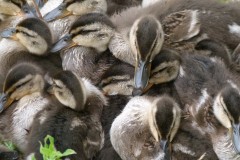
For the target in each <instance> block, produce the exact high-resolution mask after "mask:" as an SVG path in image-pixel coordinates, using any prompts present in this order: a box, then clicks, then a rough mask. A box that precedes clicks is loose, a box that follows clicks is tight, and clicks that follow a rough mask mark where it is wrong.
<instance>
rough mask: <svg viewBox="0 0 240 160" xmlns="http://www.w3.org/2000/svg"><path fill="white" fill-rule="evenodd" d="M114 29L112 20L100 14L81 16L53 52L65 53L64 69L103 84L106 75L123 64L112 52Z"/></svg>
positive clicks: (63, 55) (63, 54)
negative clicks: (111, 41) (115, 65)
mask: <svg viewBox="0 0 240 160" xmlns="http://www.w3.org/2000/svg"><path fill="white" fill-rule="evenodd" d="M113 32H114V26H113V25H112V23H111V21H110V20H109V18H108V17H107V16H106V15H104V14H100V13H89V14H85V15H83V16H81V17H80V18H79V19H78V20H77V21H76V22H75V23H74V24H73V25H72V27H71V28H70V31H69V33H68V34H66V35H65V36H64V37H62V38H61V39H60V40H59V41H58V42H57V43H56V44H55V45H54V46H53V48H52V50H51V51H52V52H56V51H59V50H61V49H62V52H61V57H62V66H63V68H64V69H65V70H71V71H73V72H75V73H76V74H77V75H79V76H80V77H86V78H88V79H90V80H91V82H92V83H93V84H98V83H100V81H101V77H102V75H103V74H104V73H105V71H106V70H108V69H109V68H110V67H111V66H112V65H114V64H118V63H119V61H118V60H117V59H116V58H115V57H114V56H112V54H111V52H109V50H108V42H109V40H110V38H111V36H112V35H113Z"/></svg>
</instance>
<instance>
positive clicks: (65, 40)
mask: <svg viewBox="0 0 240 160" xmlns="http://www.w3.org/2000/svg"><path fill="white" fill-rule="evenodd" d="M76 45H77V44H76V43H74V42H73V41H72V35H70V34H67V35H65V36H64V37H62V38H61V39H60V40H59V41H57V42H56V43H55V44H54V45H53V47H52V49H51V52H52V53H55V52H58V51H60V50H62V49H68V48H71V47H74V46H76Z"/></svg>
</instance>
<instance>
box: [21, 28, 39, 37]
mask: <svg viewBox="0 0 240 160" xmlns="http://www.w3.org/2000/svg"><path fill="white" fill-rule="evenodd" d="M16 32H17V33H22V34H24V35H27V36H28V37H32V38H35V36H33V35H30V34H28V33H27V32H24V31H22V30H19V29H16Z"/></svg>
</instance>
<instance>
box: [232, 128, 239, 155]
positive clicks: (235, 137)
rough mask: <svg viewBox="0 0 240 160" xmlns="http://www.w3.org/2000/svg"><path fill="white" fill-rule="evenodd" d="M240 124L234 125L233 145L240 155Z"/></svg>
mask: <svg viewBox="0 0 240 160" xmlns="http://www.w3.org/2000/svg"><path fill="white" fill-rule="evenodd" d="M239 129H240V124H233V131H232V134H233V144H234V147H235V149H236V152H237V153H238V154H239V153H240V134H239V132H240V130H239Z"/></svg>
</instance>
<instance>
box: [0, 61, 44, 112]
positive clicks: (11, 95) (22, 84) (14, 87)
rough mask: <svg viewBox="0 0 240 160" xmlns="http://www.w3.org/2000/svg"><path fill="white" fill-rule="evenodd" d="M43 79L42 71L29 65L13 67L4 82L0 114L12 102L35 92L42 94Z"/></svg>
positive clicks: (0, 99)
mask: <svg viewBox="0 0 240 160" xmlns="http://www.w3.org/2000/svg"><path fill="white" fill-rule="evenodd" d="M43 88H44V79H43V77H42V70H41V68H39V67H38V66H36V65H34V64H31V63H21V64H18V65H16V66H14V67H13V68H12V69H11V70H10V71H9V72H8V74H7V76H6V79H5V81H4V86H3V93H2V95H1V98H0V112H2V111H3V110H4V109H6V108H7V107H9V106H10V105H11V104H12V103H13V102H14V101H17V100H19V99H21V98H22V97H24V96H26V95H30V94H32V93H35V92H40V93H41V92H42V91H43Z"/></svg>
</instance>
